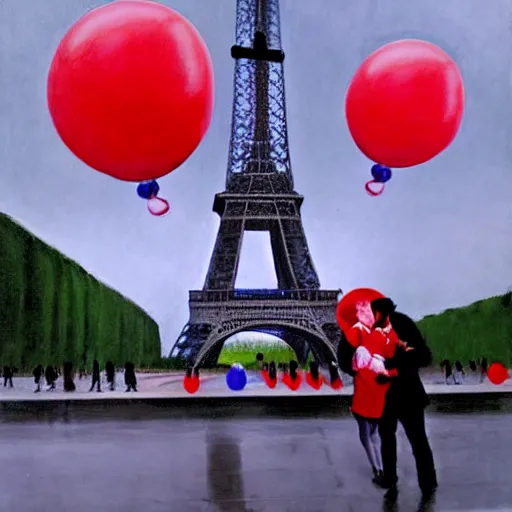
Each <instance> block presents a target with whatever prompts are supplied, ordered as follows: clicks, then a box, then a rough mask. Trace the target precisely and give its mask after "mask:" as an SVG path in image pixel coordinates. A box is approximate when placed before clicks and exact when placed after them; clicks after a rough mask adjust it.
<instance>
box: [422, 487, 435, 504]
mask: <svg viewBox="0 0 512 512" xmlns="http://www.w3.org/2000/svg"><path fill="white" fill-rule="evenodd" d="M436 490H437V483H435V484H433V485H429V486H425V487H421V497H422V498H423V499H425V500H428V499H429V498H431V497H432V496H433V494H434V493H435V492H436Z"/></svg>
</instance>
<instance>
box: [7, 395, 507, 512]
mask: <svg viewBox="0 0 512 512" xmlns="http://www.w3.org/2000/svg"><path fill="white" fill-rule="evenodd" d="M325 398H326V399H327V398H328V397H325ZM283 400H284V399H283ZM460 400H461V401H459V403H458V405H457V407H454V406H453V404H450V403H448V402H446V401H445V402H444V405H442V402H441V405H440V404H439V403H437V402H435V403H434V404H433V406H432V407H431V408H430V409H429V412H428V416H427V428H428V432H429V435H430V439H431V443H432V447H433V451H434V455H435V458H436V464H437V468H438V475H439V483H440V488H439V490H438V493H437V496H436V498H435V502H434V503H431V504H429V505H428V504H423V506H422V508H420V507H419V504H420V495H419V491H418V489H417V486H416V481H415V471H414V461H413V458H412V455H411V454H410V448H409V447H408V445H407V442H406V440H405V438H404V436H403V432H402V431H399V464H400V471H399V473H400V484H401V487H400V493H399V496H398V500H397V502H396V504H395V505H393V504H390V503H387V502H385V500H384V499H383V492H381V491H379V490H378V489H376V488H374V487H373V485H372V484H371V482H370V472H369V469H368V467H367V461H366V458H365V456H364V452H363V449H362V447H361V446H360V444H359V442H358V439H357V429H356V423H355V421H354V420H353V419H352V418H351V417H350V416H349V415H348V411H346V410H345V411H339V410H338V411H336V410H333V408H332V405H331V406H327V405H324V406H323V408H322V407H320V406H319V407H318V408H317V409H316V410H312V409H308V411H309V413H306V408H305V409H304V414H301V412H300V407H297V404H296V406H294V407H292V406H289V407H288V409H287V408H286V407H285V402H283V403H282V404H281V406H278V405H275V406H274V407H272V406H269V405H264V404H260V405H256V404H249V405H247V406H246V407H243V406H240V405H239V406H236V407H235V406H229V405H226V406H225V407H223V408H222V407H221V408H217V409H214V408H212V409H208V408H207V407H203V408H202V409H196V410H195V411H194V410H193V409H191V408H190V407H188V408H186V407H183V408H179V407H176V408H174V407H163V408H161V409H157V408H148V407H146V408H144V407H143V406H140V407H133V408H127V409H126V408H125V409H122V410H121V409H112V410H111V411H110V412H109V409H103V410H102V411H96V414H92V413H91V414H85V413H84V415H83V416H82V417H77V416H73V415H71V416H70V417H67V418H64V419H63V418H62V417H61V416H58V415H57V416H56V415H53V416H52V415H51V414H50V413H48V414H46V415H39V416H34V415H33V414H30V413H25V414H22V413H20V414H19V415H14V416H13V415H9V416H7V415H5V413H4V414H2V415H1V416H0V420H1V421H0V466H1V467H2V474H1V478H0V510H2V511H3V510H5V511H11V510H12V511H22V512H32V511H34V512H35V511H37V512H46V511H51V512H82V511H86V510H87V511H90V510H94V511H95V512H103V511H109V512H117V511H123V512H131V511H133V512H140V511H147V512H196V511H197V512H206V511H212V512H217V511H218V512H239V511H240V512H286V511H293V512H323V511H329V512H330V511H336V512H345V511H346V512H350V511H354V512H365V511H368V512H373V511H381V510H399V511H403V512H409V511H410V512H414V511H416V510H433V511H440V512H442V511H446V512H450V511H475V512H476V511H484V510H485V511H491V510H492V511H505V510H508V511H510V510H512V486H511V485H510V481H511V480H510V475H512V444H511V443H510V433H511V430H512V413H511V412H510V410H511V407H510V403H509V406H508V407H505V408H504V407H501V408H500V407H493V406H492V403H493V402H492V401H493V400H494V401H495V402H496V400H498V399H497V398H488V399H487V402H486V403H488V404H489V403H491V406H489V407H487V409H486V410H485V412H484V411H483V410H482V409H485V406H484V404H483V402H482V403H480V404H475V403H474V402H473V400H472V399H471V400H470V399H468V398H464V397H462V398H461V399H460ZM501 400H503V399H501ZM508 402H512V399H508ZM496 403H497V402H496ZM501 403H503V402H501ZM304 405H306V404H304ZM329 407H330V408H329ZM187 411H189V412H190V413H191V414H187ZM450 411H452V412H450ZM453 411H457V412H455V413H454V412H453ZM493 411H494V412H493ZM503 411H509V412H503ZM194 412H195V414H192V413H194ZM223 412H224V413H223ZM77 414H78V413H77ZM107 420H108V421H107Z"/></svg>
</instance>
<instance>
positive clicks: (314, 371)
mask: <svg viewBox="0 0 512 512" xmlns="http://www.w3.org/2000/svg"><path fill="white" fill-rule="evenodd" d="M309 373H310V374H311V378H312V379H313V380H314V381H317V380H318V379H319V377H320V375H319V373H318V363H317V362H316V361H311V362H310V363H309Z"/></svg>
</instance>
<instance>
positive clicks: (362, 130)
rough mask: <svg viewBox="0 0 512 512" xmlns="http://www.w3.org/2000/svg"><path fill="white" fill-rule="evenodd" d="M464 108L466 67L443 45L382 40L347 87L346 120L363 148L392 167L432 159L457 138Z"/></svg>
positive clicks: (371, 157)
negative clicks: (383, 43) (441, 46)
mask: <svg viewBox="0 0 512 512" xmlns="http://www.w3.org/2000/svg"><path fill="white" fill-rule="evenodd" d="M463 111H464V85H463V81H462V76H461V73H460V71H459V69H458V67H457V65H456V64H455V62H454V61H453V60H452V59H451V57H450V56H449V55H448V54H447V53H445V52H444V51H443V50H441V48H439V47H438V46H435V45H433V44H431V43H428V42H426V41H419V40H414V39H404V40H401V41H395V42H393V43H389V44H386V45H385V46H382V47H381V48H379V49H378V50H377V51H375V52H374V53H372V54H371V55H370V56H369V57H368V58H367V59H366V60H365V61H364V62H363V64H362V65H361V67H360V68H359V69H358V70H357V72H356V74H355V75H354V77H353V78H352V82H351V83H350V86H349V88H348V91H347V96H346V101H345V112H346V117H347V123H348V127H349V130H350V133H351V134H352V137H353V139H354V142H355V143H356V145H357V146H358V147H359V149H360V150H361V151H362V152H363V153H364V154H365V155H366V156H367V157H368V158H369V159H370V160H373V161H374V162H377V163H379V164H383V165H386V166H388V167H411V166H413V165H418V164H421V163H423V162H426V161H427V160H430V159H431V158H433V157H434V156H436V155H437V154H439V153H440V152H441V151H443V150H444V149H445V148H446V147H447V146H448V145H449V144H450V143H451V142H452V140H453V139H454V137H455V135H456V134H457V131H458V129H459V127H460V124H461V121H462V115H463Z"/></svg>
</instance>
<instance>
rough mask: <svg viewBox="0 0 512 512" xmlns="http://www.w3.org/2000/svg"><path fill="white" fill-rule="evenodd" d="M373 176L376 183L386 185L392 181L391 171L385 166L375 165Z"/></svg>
mask: <svg viewBox="0 0 512 512" xmlns="http://www.w3.org/2000/svg"><path fill="white" fill-rule="evenodd" d="M372 176H373V179H374V181H375V182H376V183H386V182H387V181H389V180H390V179H391V176H392V173H391V169H390V168H389V167H386V166H385V165H380V164H375V165H374V166H373V167H372Z"/></svg>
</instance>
